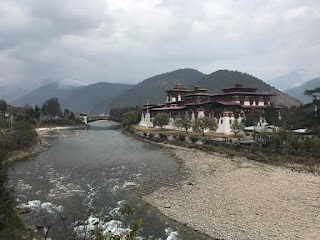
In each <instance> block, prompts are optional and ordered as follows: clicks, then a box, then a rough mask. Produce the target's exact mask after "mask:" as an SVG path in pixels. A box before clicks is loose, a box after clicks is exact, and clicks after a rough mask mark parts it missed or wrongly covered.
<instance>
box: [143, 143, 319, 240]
mask: <svg viewBox="0 0 320 240" xmlns="http://www.w3.org/2000/svg"><path fill="white" fill-rule="evenodd" d="M167 147H168V151H170V152H172V154H173V155H174V156H175V158H176V159H177V161H178V162H179V164H180V165H181V174H183V178H182V179H183V180H181V181H179V182H177V183H176V184H173V185H171V186H163V187H160V188H157V189H156V190H155V191H153V192H151V193H149V194H144V195H143V200H144V201H146V202H147V203H149V204H150V205H152V206H154V207H156V208H157V209H158V210H159V211H160V212H161V213H163V214H164V215H166V216H168V217H170V218H172V219H175V220H176V221H178V222H181V223H183V224H185V225H186V226H189V227H190V228H193V229H195V230H197V231H201V232H203V233H205V234H207V235H208V236H211V237H212V238H213V239H240V240H241V239H254V240H256V239H257V240H258V239H259V240H261V239H273V240H274V239H306V240H308V239H310V240H311V239H312V240H314V239H319V236H320V226H319V222H320V177H319V176H315V175H313V174H311V173H303V172H295V171H292V170H290V169H286V168H281V167H275V166H270V165H267V164H262V163H257V162H254V161H249V160H247V159H245V158H236V157H234V158H230V157H226V156H224V155H221V154H214V153H205V152H203V151H199V150H195V149H186V148H181V147H175V146H171V147H170V146H167ZM170 149H171V150H170Z"/></svg>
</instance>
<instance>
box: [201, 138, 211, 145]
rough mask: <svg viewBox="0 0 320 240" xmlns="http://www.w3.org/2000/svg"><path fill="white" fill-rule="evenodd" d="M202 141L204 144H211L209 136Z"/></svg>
mask: <svg viewBox="0 0 320 240" xmlns="http://www.w3.org/2000/svg"><path fill="white" fill-rule="evenodd" d="M202 141H203V143H204V144H210V141H209V139H208V138H204V139H202Z"/></svg>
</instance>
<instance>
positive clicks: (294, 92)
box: [284, 78, 320, 103]
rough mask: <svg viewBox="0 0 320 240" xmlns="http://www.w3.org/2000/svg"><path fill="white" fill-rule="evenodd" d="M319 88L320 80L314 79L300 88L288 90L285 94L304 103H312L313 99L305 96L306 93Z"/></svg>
mask: <svg viewBox="0 0 320 240" xmlns="http://www.w3.org/2000/svg"><path fill="white" fill-rule="evenodd" d="M317 87H320V78H315V79H312V80H310V81H308V82H305V83H303V84H301V85H300V86H298V87H294V88H290V89H287V90H285V91H284V92H285V93H287V94H289V95H290V96H292V97H294V98H297V99H299V100H300V101H301V102H303V103H310V102H312V97H310V96H306V95H304V91H305V90H311V89H315V88H317Z"/></svg>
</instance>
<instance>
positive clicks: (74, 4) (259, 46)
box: [0, 0, 320, 87]
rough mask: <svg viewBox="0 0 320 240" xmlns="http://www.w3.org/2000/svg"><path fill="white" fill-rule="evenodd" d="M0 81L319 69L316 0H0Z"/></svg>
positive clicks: (319, 0) (128, 79)
mask: <svg viewBox="0 0 320 240" xmlns="http://www.w3.org/2000/svg"><path fill="white" fill-rule="evenodd" d="M0 17H1V18H0V19H1V20H0V86H4V87H6V86H19V87H24V86H31V87H35V86H38V85H40V83H42V82H44V81H49V80H62V79H75V80H80V81H83V82H86V83H93V82H98V81H108V82H121V83H137V82H139V81H141V80H143V79H145V78H147V77H150V76H153V75H156V74H159V73H163V72H168V71H172V70H175V69H178V68H186V67H189V68H196V69H198V70H200V71H202V72H204V73H210V72H213V71H216V70H218V69H230V70H239V71H243V72H247V73H250V74H252V75H255V76H257V77H259V78H261V79H264V80H266V79H271V78H273V77H277V76H279V75H283V74H286V73H288V72H290V71H293V70H295V69H297V68H301V67H302V68H304V69H307V70H308V71H310V72H312V73H314V74H315V75H316V74H320V0H269V1H268V0H265V1H257V0H233V1H232V0H219V1H218V0H216V1H214V0H197V1H195V0H1V1H0Z"/></svg>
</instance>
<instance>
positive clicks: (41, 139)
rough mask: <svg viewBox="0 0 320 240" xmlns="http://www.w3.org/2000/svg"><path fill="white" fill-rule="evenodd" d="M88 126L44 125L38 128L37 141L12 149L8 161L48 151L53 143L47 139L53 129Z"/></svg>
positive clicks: (75, 128) (72, 128)
mask: <svg viewBox="0 0 320 240" xmlns="http://www.w3.org/2000/svg"><path fill="white" fill-rule="evenodd" d="M86 128H87V127H86V126H67V127H42V128H36V131H37V133H38V140H37V143H36V144H35V145H33V146H31V147H28V148H23V149H19V150H14V151H12V152H11V153H10V154H9V155H8V156H7V160H6V161H7V162H14V161H19V160H22V159H25V158H28V157H33V156H37V155H38V154H40V153H41V152H45V151H47V150H48V149H49V148H50V147H51V144H50V143H49V142H48V141H47V140H46V139H45V137H46V136H48V135H49V134H50V133H51V132H53V131H59V130H61V131H63V130H77V129H86Z"/></svg>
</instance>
